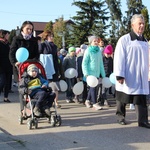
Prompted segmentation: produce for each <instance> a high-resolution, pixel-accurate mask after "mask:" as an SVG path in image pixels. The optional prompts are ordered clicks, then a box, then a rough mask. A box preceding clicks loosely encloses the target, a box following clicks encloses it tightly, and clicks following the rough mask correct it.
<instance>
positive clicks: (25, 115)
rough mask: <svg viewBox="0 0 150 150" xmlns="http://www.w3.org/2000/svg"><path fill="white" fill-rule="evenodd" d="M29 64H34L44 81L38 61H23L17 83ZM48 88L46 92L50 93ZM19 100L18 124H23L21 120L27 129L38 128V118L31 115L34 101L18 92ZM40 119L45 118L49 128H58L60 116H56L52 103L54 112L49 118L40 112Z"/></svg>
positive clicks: (43, 72)
mask: <svg viewBox="0 0 150 150" xmlns="http://www.w3.org/2000/svg"><path fill="white" fill-rule="evenodd" d="M30 64H35V65H36V66H37V67H38V68H39V73H41V74H42V76H43V77H44V78H45V79H46V74H45V70H44V68H43V66H42V63H41V62H39V61H32V60H29V61H25V62H23V63H22V64H21V65H19V67H18V72H19V81H20V79H21V76H22V74H23V73H24V72H25V71H26V70H27V67H28V66H29V65H30ZM49 89H50V88H48V89H47V92H50V90H49ZM19 100H20V111H21V113H20V116H19V124H23V120H27V127H28V129H32V126H34V127H35V129H37V128H38V119H39V118H40V117H37V116H35V115H34V113H33V108H34V105H35V102H36V100H35V99H31V98H30V96H29V95H28V94H24V95H22V94H21V93H20V92H19ZM42 118H47V120H48V122H49V123H50V125H51V126H53V127H54V126H60V125H61V116H60V115H58V114H57V107H56V105H55V101H54V111H50V116H47V115H46V114H45V113H44V111H43V112H42Z"/></svg>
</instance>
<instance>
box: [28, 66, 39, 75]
mask: <svg viewBox="0 0 150 150" xmlns="http://www.w3.org/2000/svg"><path fill="white" fill-rule="evenodd" d="M32 71H36V72H38V67H37V66H36V65H35V64H30V65H29V66H28V68H27V73H28V74H29V75H30V76H31V75H32Z"/></svg>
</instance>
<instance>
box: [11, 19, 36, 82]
mask: <svg viewBox="0 0 150 150" xmlns="http://www.w3.org/2000/svg"><path fill="white" fill-rule="evenodd" d="M33 31H34V26H33V23H32V22H31V21H25V22H23V24H22V26H21V28H20V33H19V35H17V36H15V37H14V38H13V41H12V43H11V46H10V52H9V59H10V62H11V64H12V65H13V74H14V81H15V83H17V82H18V69H17V67H18V66H19V65H20V64H21V63H20V62H18V61H17V59H16V52H17V50H18V49H19V48H20V47H24V48H26V49H27V50H28V51H29V57H28V59H32V60H36V61H37V60H38V59H39V52H38V42H37V39H36V38H35V37H34V36H33Z"/></svg>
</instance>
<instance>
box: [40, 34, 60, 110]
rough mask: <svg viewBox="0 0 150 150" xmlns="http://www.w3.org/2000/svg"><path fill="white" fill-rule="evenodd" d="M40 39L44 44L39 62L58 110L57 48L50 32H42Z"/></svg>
mask: <svg viewBox="0 0 150 150" xmlns="http://www.w3.org/2000/svg"><path fill="white" fill-rule="evenodd" d="M42 39H43V41H44V42H42V43H41V46H40V49H39V54H40V61H41V62H42V63H43V66H44V68H45V71H46V76H47V79H48V80H49V82H50V84H49V85H50V87H51V88H52V89H53V91H55V94H56V97H55V104H56V106H57V107H58V108H60V107H61V105H60V104H59V103H58V96H59V92H58V91H59V76H60V75H61V74H59V73H61V72H60V71H59V59H58V55H57V46H56V45H55V44H54V34H53V33H52V32H51V31H44V32H43V34H42Z"/></svg>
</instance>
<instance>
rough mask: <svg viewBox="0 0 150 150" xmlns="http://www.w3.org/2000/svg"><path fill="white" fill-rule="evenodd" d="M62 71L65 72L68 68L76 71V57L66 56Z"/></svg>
mask: <svg viewBox="0 0 150 150" xmlns="http://www.w3.org/2000/svg"><path fill="white" fill-rule="evenodd" d="M62 65H63V69H64V71H66V70H67V69H69V68H74V69H76V57H75V56H70V54H67V55H66V57H65V58H64V60H63V64H62Z"/></svg>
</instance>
